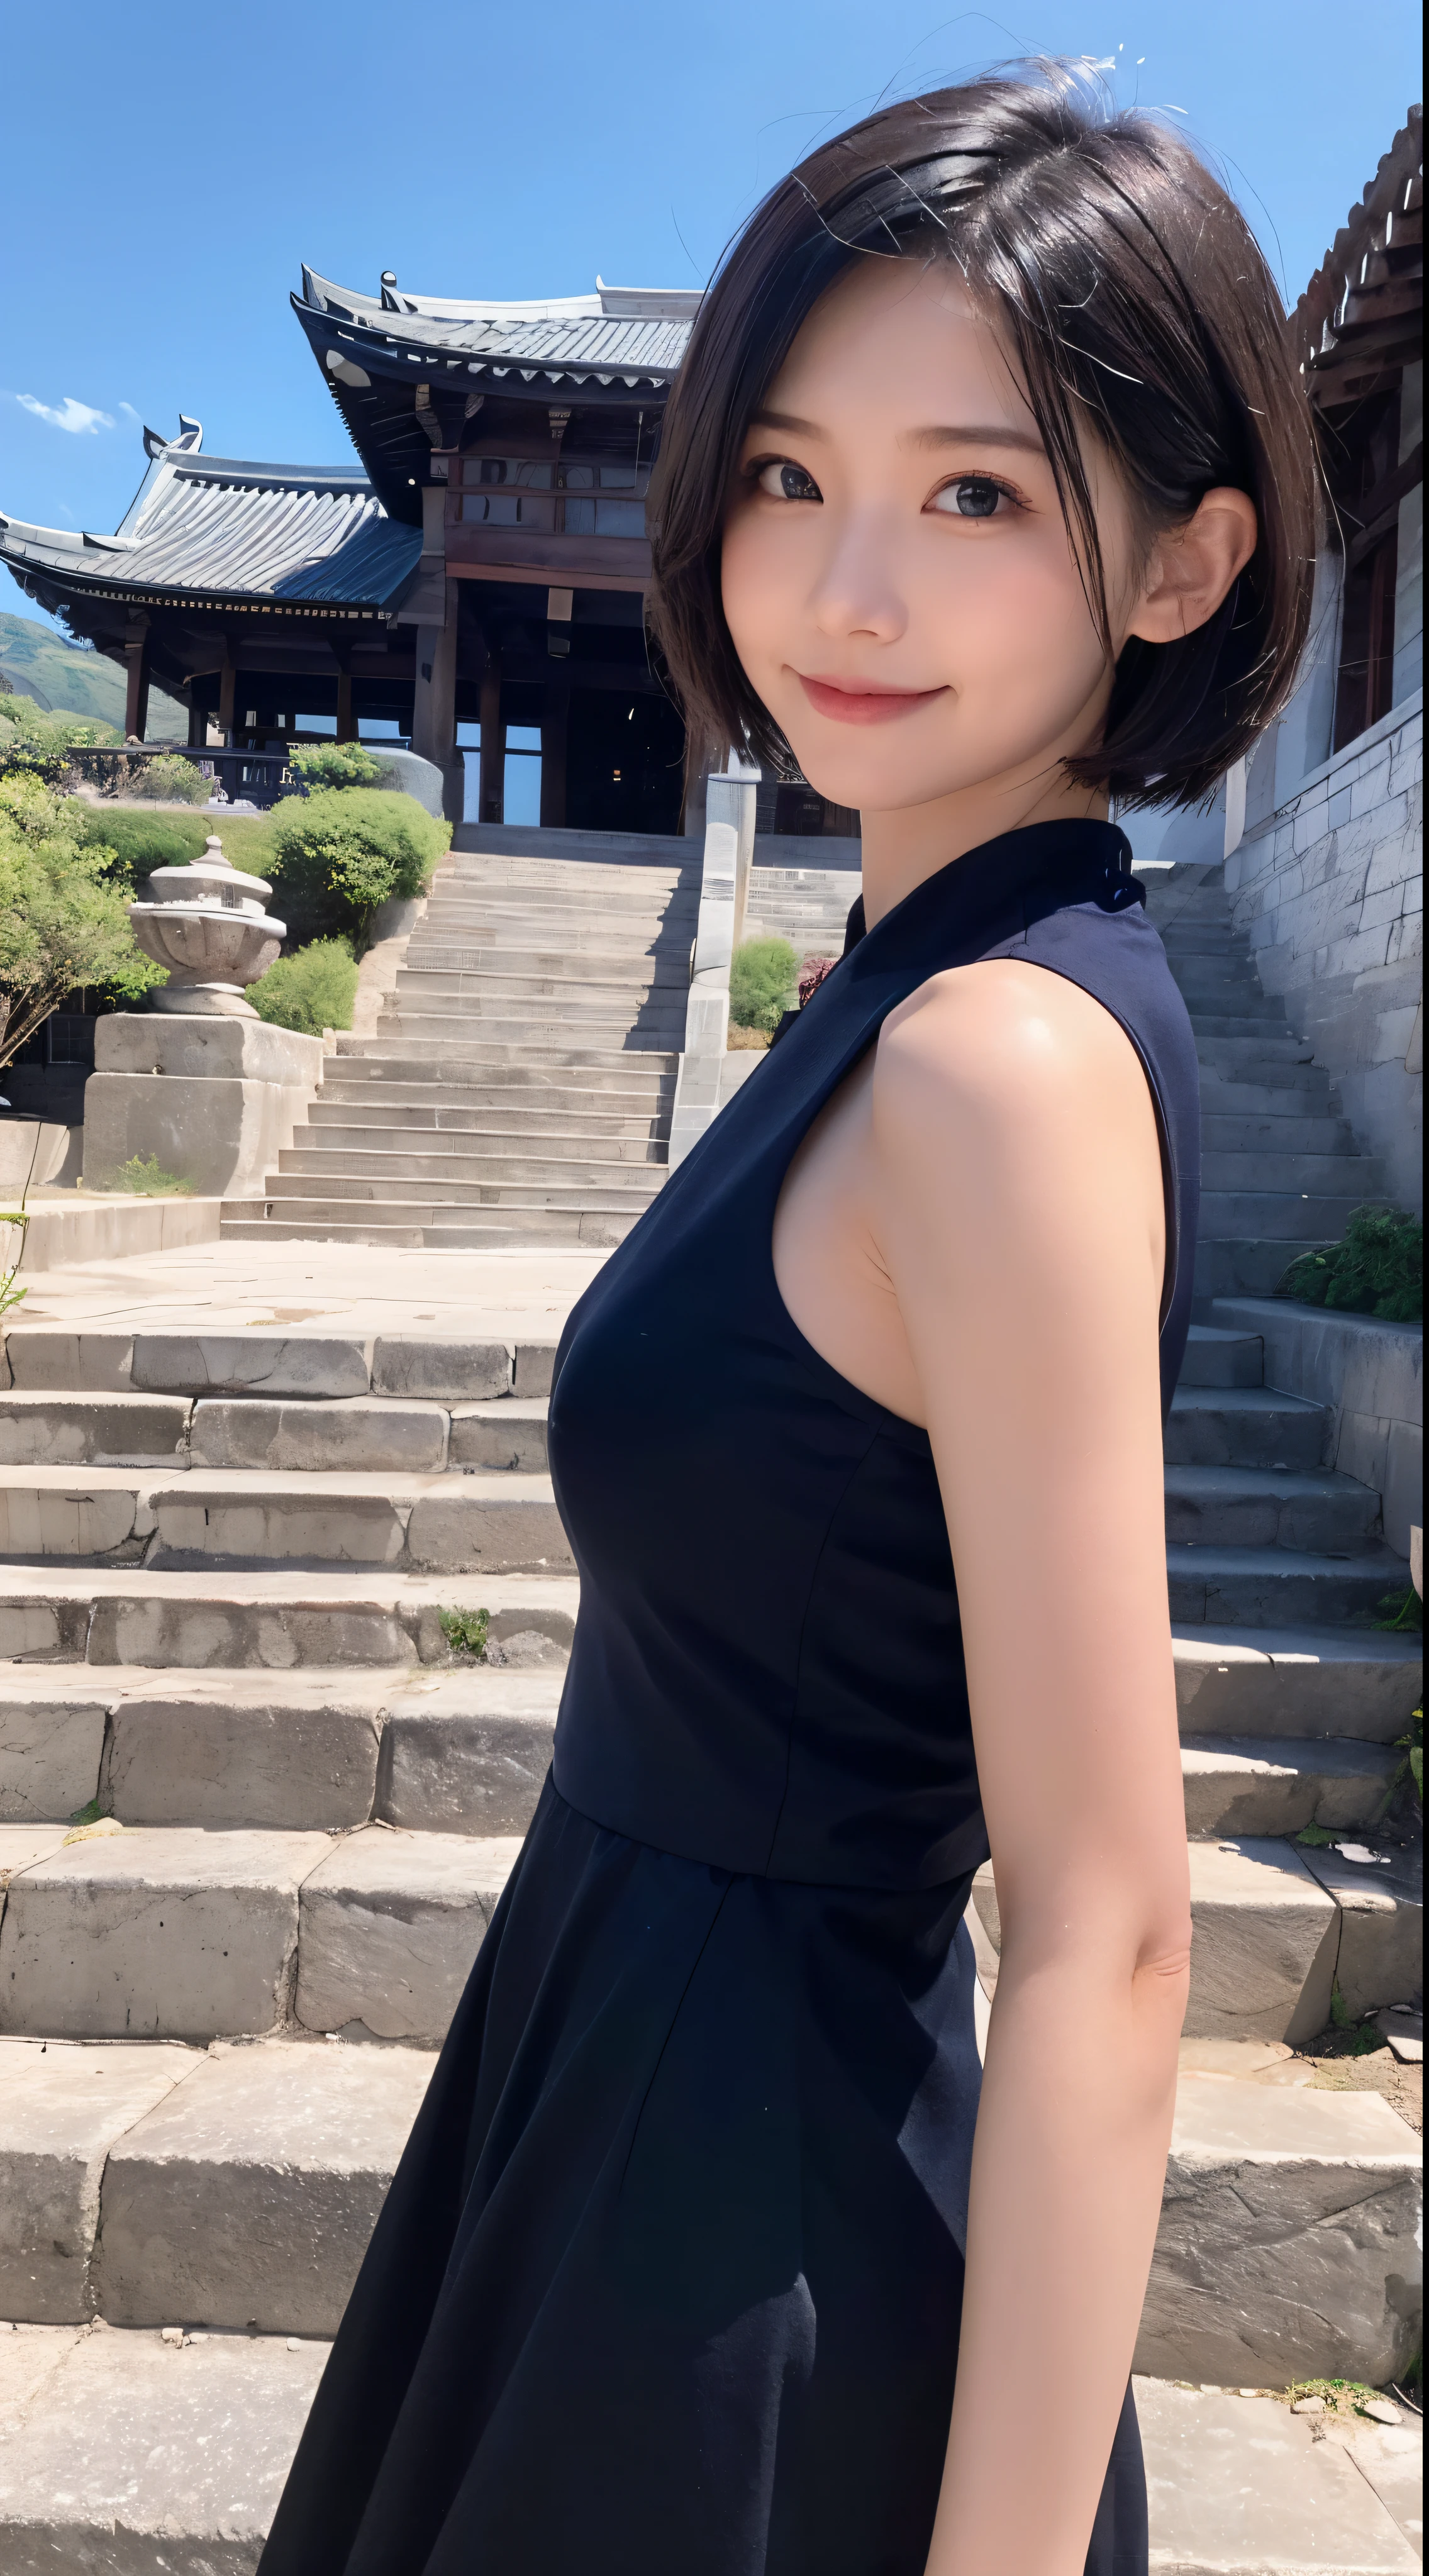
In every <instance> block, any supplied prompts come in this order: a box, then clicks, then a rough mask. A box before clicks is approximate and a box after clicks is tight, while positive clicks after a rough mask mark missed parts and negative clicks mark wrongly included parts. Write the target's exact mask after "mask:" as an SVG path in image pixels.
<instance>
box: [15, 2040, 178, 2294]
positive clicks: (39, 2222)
mask: <svg viewBox="0 0 1429 2576" xmlns="http://www.w3.org/2000/svg"><path fill="white" fill-rule="evenodd" d="M200 2063H201V2060H200V2059H199V2057H198V2056H197V2054H196V2052H194V2051H192V2050H189V2049H183V2048H174V2047H144V2046H140V2047H137V2048H84V2047H72V2046H69V2045H67V2044H66V2043H65V2042H64V2041H63V2040H50V2041H48V2042H47V2043H46V2044H45V2045H44V2046H41V2044H40V2042H39V2041H38V2040H18V2039H6V2040H0V2316H6V2317H13V2318H24V2319H26V2320H28V2321H30V2322H33V2323H36V2324H42V2325H65V2324H76V2325H77V2324H80V2323H82V2322H83V2320H84V2319H85V2318H86V2317H88V2316H90V2315H92V2314H93V2310H94V2296H93V2285H92V2282H91V2278H90V2263H91V2257H92V2255H93V2252H94V2240H95V2237H96V2235H97V2233H98V2229H99V2186H100V2179H101V2177H102V2175H103V2172H104V2165H105V2158H106V2156H107V2155H108V2154H109V2152H110V2150H111V2148H112V2147H113V2146H114V2144H115V2142H116V2141H117V2140H118V2139H120V2138H122V2136H123V2135H124V2132H125V2130H126V2129H130V2128H132V2127H133V2125H134V2123H135V2121H136V2120H142V2119H143V2117H144V2114H145V2112H146V2111H151V2110H152V2109H153V2107H154V2105H155V2103H157V2102H160V2101H162V2099H163V2097H164V2095H165V2094H166V2093H168V2092H170V2091H171V2090H172V2089H173V2087H174V2085H175V2084H178V2083H180V2082H182V2080H183V2078H184V2077H185V2076H187V2075H189V2074H191V2073H192V2071H193V2069H194V2067H195V2066H196V2065H198V2064H200ZM162 2322H163V2323H164V2324H167V2323H168V2322H169V2320H168V2318H167V2317H165V2318H164V2319H163V2320H162Z"/></svg>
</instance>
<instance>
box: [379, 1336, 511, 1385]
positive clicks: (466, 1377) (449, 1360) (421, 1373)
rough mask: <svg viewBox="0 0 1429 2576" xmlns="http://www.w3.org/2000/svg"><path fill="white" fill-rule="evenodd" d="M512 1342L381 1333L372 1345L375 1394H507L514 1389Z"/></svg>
mask: <svg viewBox="0 0 1429 2576" xmlns="http://www.w3.org/2000/svg"><path fill="white" fill-rule="evenodd" d="M511 1369H512V1353H511V1346H510V1344H509V1343H508V1342H478V1341H447V1340H441V1339H438V1338H437V1337H436V1336H435V1335H434V1336H433V1337H432V1338H431V1340H426V1339H424V1338H423V1337H422V1336H421V1335H418V1334H410V1335H408V1334H397V1333H383V1334H380V1335H379V1337H378V1339H377V1341H376V1342H375V1344H374V1345H373V1352H372V1388H373V1393H374V1394H376V1395H416V1396H434V1397H438V1398H441V1397H447V1398H452V1397H461V1396H466V1397H473V1396H493V1395H505V1394H507V1393H508V1392H509V1391H510V1386H511Z"/></svg>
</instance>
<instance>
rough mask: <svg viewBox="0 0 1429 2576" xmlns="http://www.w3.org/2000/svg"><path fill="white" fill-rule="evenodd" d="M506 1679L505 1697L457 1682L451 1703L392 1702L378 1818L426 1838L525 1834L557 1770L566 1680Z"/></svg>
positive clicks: (556, 1676) (448, 1696)
mask: <svg viewBox="0 0 1429 2576" xmlns="http://www.w3.org/2000/svg"><path fill="white" fill-rule="evenodd" d="M491 1679H492V1682H495V1681H496V1679H497V1676H496V1675H494V1674H493V1675H492V1677H491ZM500 1679H501V1682H502V1683H503V1684H504V1685H505V1688H504V1689H503V1690H502V1691H501V1692H499V1693H498V1692H497V1691H495V1690H493V1689H491V1687H490V1686H489V1685H488V1687H487V1688H486V1689H485V1690H477V1689H474V1688H472V1686H471V1685H470V1684H467V1685H465V1686H464V1687H463V1685H461V1684H459V1683H457V1682H453V1683H450V1684H448V1685H447V1686H446V1691H445V1694H444V1699H445V1702H446V1704H444V1703H443V1700H438V1701H436V1702H435V1703H430V1702H424V1701H423V1700H421V1699H417V1698H407V1697H405V1696H404V1697H394V1698H393V1699H392V1700H391V1701H390V1702H389V1704H388V1712H387V1724H386V1727H385V1729H384V1731H383V1737H382V1754H381V1760H380V1763H379V1767H378V1787H377V1813H378V1814H379V1815H380V1816H383V1817H385V1818H386V1819H387V1821H388V1822H389V1823H391V1824H394V1825H404V1826H407V1827H409V1828H410V1829H411V1830H413V1831H415V1832H418V1833H457V1834H484V1835H492V1834H524V1833H525V1831H526V1828H527V1826H528V1825H529V1823H530V1821H531V1817H532V1813H533V1811H534V1809H535V1805H536V1800H537V1799H538V1797H539V1796H540V1794H541V1784H542V1782H543V1780H544V1779H545V1776H546V1773H547V1770H548V1769H549V1767H550V1762H551V1747H552V1741H553V1738H554V1734H555V1723H556V1708H557V1705H558V1703H559V1699H560V1684H561V1680H562V1675H561V1673H560V1672H559V1671H557V1672H555V1673H553V1674H551V1675H550V1676H549V1677H548V1676H547V1675H545V1674H535V1673H533V1674H529V1675H528V1674H524V1673H519V1672H516V1673H512V1674H511V1675H510V1676H509V1678H508V1676H506V1675H505V1674H502V1675H501V1676H500ZM463 1698H465V1699H466V1700H467V1703H468V1704H467V1705H466V1706H462V1705H460V1702H461V1700H462V1699H463ZM452 1701H455V1702H457V1704H456V1705H452V1704H451V1702H452Z"/></svg>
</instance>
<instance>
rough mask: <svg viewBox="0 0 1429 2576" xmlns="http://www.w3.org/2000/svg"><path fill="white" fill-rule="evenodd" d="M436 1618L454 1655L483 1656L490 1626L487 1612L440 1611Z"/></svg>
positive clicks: (489, 1617)
mask: <svg viewBox="0 0 1429 2576" xmlns="http://www.w3.org/2000/svg"><path fill="white" fill-rule="evenodd" d="M437 1616H438V1619H439V1620H440V1623H441V1631H442V1635H443V1636H444V1637H445V1639H446V1641H447V1644H448V1646H449V1647H450V1649H451V1652H452V1653H453V1654H454V1655H484V1654H485V1652H486V1632H487V1629H488V1628H489V1626H490V1624H491V1613H490V1611H489V1610H441V1611H438V1613H437Z"/></svg>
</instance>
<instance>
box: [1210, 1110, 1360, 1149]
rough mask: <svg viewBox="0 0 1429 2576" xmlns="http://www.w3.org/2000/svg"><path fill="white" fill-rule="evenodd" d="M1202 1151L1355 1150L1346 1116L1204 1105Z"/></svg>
mask: <svg viewBox="0 0 1429 2576" xmlns="http://www.w3.org/2000/svg"><path fill="white" fill-rule="evenodd" d="M1201 1148H1202V1152H1203V1155H1207V1156H1209V1155H1213V1154H1275V1155H1281V1154H1304V1155H1331V1154H1355V1153H1357V1152H1358V1150H1359V1149H1358V1147H1357V1146H1356V1143H1355V1134H1354V1129H1353V1128H1352V1127H1351V1125H1350V1122H1349V1120H1348V1118H1301V1117H1297V1116H1295V1115H1294V1114H1293V1113H1292V1112H1291V1111H1290V1110H1288V1109H1287V1110H1286V1111H1285V1113H1284V1114H1283V1115H1281V1116H1275V1115H1273V1114H1270V1113H1267V1112H1264V1111H1261V1112H1256V1111H1251V1110H1240V1111H1218V1110H1210V1109H1204V1108H1203V1110H1202V1115H1201Z"/></svg>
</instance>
